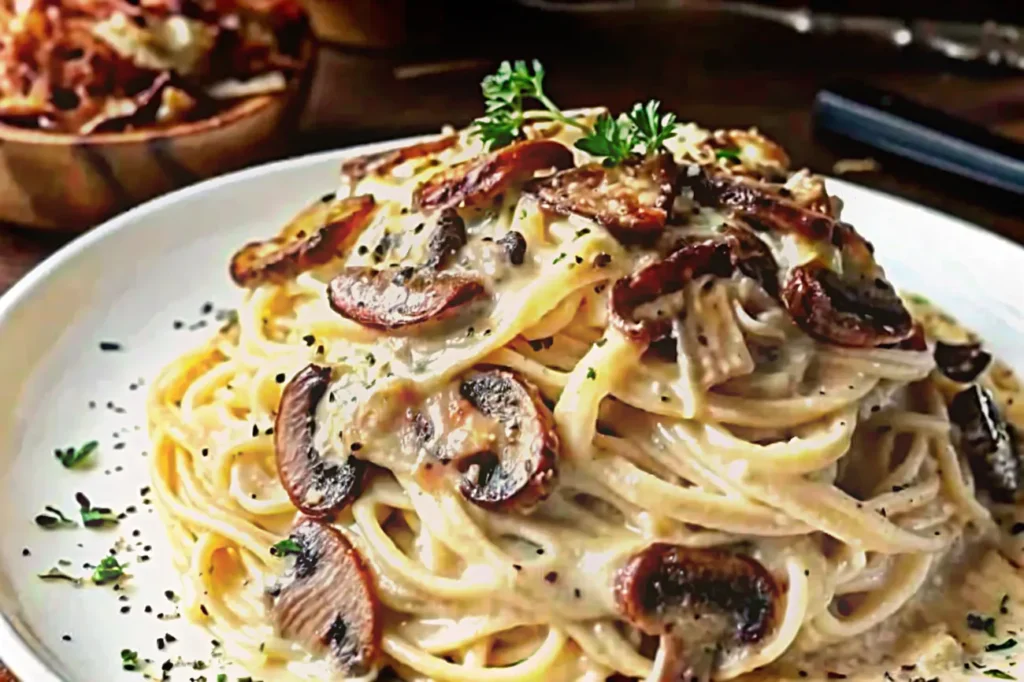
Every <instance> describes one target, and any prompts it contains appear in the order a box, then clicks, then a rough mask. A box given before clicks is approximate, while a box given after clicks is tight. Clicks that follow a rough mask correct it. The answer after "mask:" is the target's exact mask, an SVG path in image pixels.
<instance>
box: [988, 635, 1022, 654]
mask: <svg viewBox="0 0 1024 682" xmlns="http://www.w3.org/2000/svg"><path fill="white" fill-rule="evenodd" d="M1015 646H1017V640H1015V639H1013V638H1012V637H1011V638H1010V639H1008V640H1006V641H1005V642H1000V643H999V644H987V645H985V651H1006V650H1007V649H1012V648H1013V647H1015Z"/></svg>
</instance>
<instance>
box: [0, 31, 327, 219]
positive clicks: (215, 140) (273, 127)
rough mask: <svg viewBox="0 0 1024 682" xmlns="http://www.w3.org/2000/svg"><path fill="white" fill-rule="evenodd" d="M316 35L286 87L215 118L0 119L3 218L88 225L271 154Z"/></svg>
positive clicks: (307, 76)
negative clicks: (95, 126) (77, 123)
mask: <svg viewBox="0 0 1024 682" xmlns="http://www.w3.org/2000/svg"><path fill="white" fill-rule="evenodd" d="M315 51H316V50H315V41H314V39H313V38H312V36H310V37H309V38H308V39H307V40H306V43H305V44H304V47H303V62H304V68H303V69H302V70H301V72H300V73H298V74H296V75H295V76H294V77H293V78H292V79H291V82H290V83H289V85H288V87H287V88H286V89H285V90H284V91H282V92H277V93H273V94H270V95H257V96H255V97H249V98H245V99H241V100H239V101H238V102H237V103H235V104H233V105H231V106H230V107H229V108H227V109H225V110H224V111H222V112H220V113H218V114H217V115H216V116H213V117H211V118H207V119H203V120H200V121H193V122H189V123H183V124H180V125H175V126H170V127H168V128H160V129H154V130H145V129H142V130H132V131H128V132H123V133H97V134H92V135H75V134H68V133H52V132H47V131H40V130H30V129H25V128H16V127H13V126H8V125H3V124H0V221H7V222H11V223H17V224H19V225H25V226H29V227H38V228H49V229H58V230H85V229H88V228H90V227H93V226H95V225H97V224H99V223H101V222H103V221H104V220H106V219H107V218H110V217H112V216H114V215H117V214H118V213H121V212H122V211H125V210H127V209H129V208H131V207H132V206H135V205H136V204H140V203H142V202H143V201H146V200H148V199H152V198H153V197H155V196H159V195H160V194H164V193H166V192H170V191H171V190H174V189H178V188H179V187H184V186H185V185H189V184H192V183H194V182H197V181H199V180H202V179H204V178H209V177H212V176H214V175H218V174H220V173H225V172H228V171H232V170H236V169H238V168H241V167H243V166H247V165H250V164H253V163H256V162H259V161H264V160H266V159H269V158H271V157H273V156H274V155H275V154H277V153H279V152H280V151H281V150H282V145H283V143H285V142H286V141H287V138H288V136H289V134H290V133H293V132H294V130H295V128H296V126H297V124H298V117H299V114H300V113H301V110H302V107H303V106H304V104H305V101H306V98H307V97H308V94H309V84H310V81H311V74H312V71H313V66H314V61H315Z"/></svg>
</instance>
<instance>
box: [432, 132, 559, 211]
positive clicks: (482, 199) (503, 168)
mask: <svg viewBox="0 0 1024 682" xmlns="http://www.w3.org/2000/svg"><path fill="white" fill-rule="evenodd" d="M572 163H573V157H572V152H571V151H569V149H568V148H567V147H566V146H565V145H562V144H560V143H558V142H554V141H552V140H526V141H524V142H516V143H515V144H512V145H509V146H508V147H502V148H501V149H498V150H496V151H493V152H490V153H488V154H483V155H481V156H478V157H476V158H474V159H470V160H468V161H464V162H462V163H460V164H458V165H455V166H452V167H451V168H449V169H447V170H444V171H441V172H440V173H438V174H437V175H434V176H432V177H430V178H428V179H427V180H426V181H425V182H424V183H423V184H421V185H420V186H419V187H417V188H416V192H415V194H414V195H413V204H414V206H415V208H418V209H420V210H423V211H435V210H438V209H444V208H459V207H461V206H468V207H474V206H481V205H483V204H485V203H487V202H488V201H490V200H492V199H493V198H494V197H496V196H497V195H498V194H500V193H501V192H504V191H505V190H506V189H507V188H509V187H511V186H513V185H515V184H517V183H520V182H524V181H526V180H529V179H530V178H532V177H533V175H534V174H535V173H536V172H537V171H542V170H547V169H549V168H555V169H562V168H569V167H570V166H572Z"/></svg>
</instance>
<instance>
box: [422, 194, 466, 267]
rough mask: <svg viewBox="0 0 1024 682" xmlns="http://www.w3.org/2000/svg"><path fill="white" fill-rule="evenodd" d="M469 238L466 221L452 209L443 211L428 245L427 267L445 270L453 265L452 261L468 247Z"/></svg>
mask: <svg viewBox="0 0 1024 682" xmlns="http://www.w3.org/2000/svg"><path fill="white" fill-rule="evenodd" d="M468 238H469V237H468V235H467V234H466V221H465V220H463V219H462V216H460V215H459V214H458V213H457V212H456V211H455V210H454V209H450V208H449V209H445V210H443V211H441V215H440V217H438V219H437V226H436V227H435V228H434V232H433V233H432V234H431V235H430V242H429V243H428V244H427V262H426V263H425V265H426V267H428V268H432V269H434V270H444V269H445V268H446V267H448V266H449V265H451V261H452V260H454V258H455V256H457V255H458V253H459V250H460V249H461V248H462V247H463V246H465V245H466V241H467V240H468Z"/></svg>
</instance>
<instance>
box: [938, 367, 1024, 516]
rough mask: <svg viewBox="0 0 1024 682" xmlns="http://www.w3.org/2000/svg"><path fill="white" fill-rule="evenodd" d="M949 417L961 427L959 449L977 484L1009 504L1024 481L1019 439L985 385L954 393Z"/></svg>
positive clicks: (997, 498) (995, 498)
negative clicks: (965, 458)
mask: <svg viewBox="0 0 1024 682" xmlns="http://www.w3.org/2000/svg"><path fill="white" fill-rule="evenodd" d="M949 418H950V419H951V420H952V421H953V422H954V423H955V424H956V425H957V426H958V427H960V448H961V450H962V451H963V452H964V454H965V455H966V456H967V461H968V463H969V464H970V466H971V471H972V472H973V473H974V476H975V478H977V479H978V484H979V485H980V486H981V487H982V488H983V489H985V490H987V491H988V493H989V494H990V495H991V496H992V499H993V500H996V501H997V502H1008V503H1012V502H1014V501H1015V499H1016V498H1017V496H1018V494H1019V493H1020V491H1021V488H1022V483H1024V471H1022V468H1024V466H1022V463H1021V452H1020V442H1019V440H1018V434H1017V431H1016V429H1014V428H1013V426H1011V425H1010V424H1007V423H1006V421H1005V420H1004V419H1003V415H1002V414H1000V412H999V408H998V407H997V406H996V402H995V399H993V397H992V394H991V393H990V392H989V391H988V389H986V388H982V387H981V386H978V385H977V384H975V385H973V386H971V387H970V388H967V389H964V390H963V391H961V392H959V393H957V394H956V395H955V396H954V397H953V400H951V401H950V403H949Z"/></svg>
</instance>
